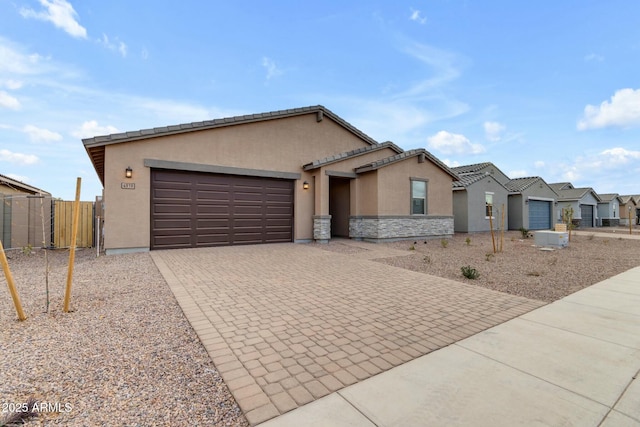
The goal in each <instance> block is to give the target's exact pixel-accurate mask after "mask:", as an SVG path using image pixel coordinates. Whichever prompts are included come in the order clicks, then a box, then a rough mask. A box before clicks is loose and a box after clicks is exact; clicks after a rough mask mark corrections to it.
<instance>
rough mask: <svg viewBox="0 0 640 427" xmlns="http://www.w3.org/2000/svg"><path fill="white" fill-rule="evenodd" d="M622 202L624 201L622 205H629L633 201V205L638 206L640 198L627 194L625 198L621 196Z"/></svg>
mask: <svg viewBox="0 0 640 427" xmlns="http://www.w3.org/2000/svg"><path fill="white" fill-rule="evenodd" d="M620 200H622V204H623V205H626V204H627V203H629V201H631V203H633V204H636V203H638V201H640V196H634V195H631V194H627V195H624V196H620Z"/></svg>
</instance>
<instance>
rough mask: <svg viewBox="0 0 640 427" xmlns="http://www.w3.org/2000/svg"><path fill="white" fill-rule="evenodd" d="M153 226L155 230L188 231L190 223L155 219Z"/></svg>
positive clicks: (178, 220) (188, 221)
mask: <svg viewBox="0 0 640 427" xmlns="http://www.w3.org/2000/svg"><path fill="white" fill-rule="evenodd" d="M153 226H154V227H155V229H156V230H159V231H161V230H166V229H176V230H190V229H191V221H190V220H183V219H172V218H169V219H156V220H154V221H153Z"/></svg>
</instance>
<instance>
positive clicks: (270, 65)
mask: <svg viewBox="0 0 640 427" xmlns="http://www.w3.org/2000/svg"><path fill="white" fill-rule="evenodd" d="M262 66H263V67H264V68H265V70H267V80H270V79H272V78H273V77H278V76H281V75H282V74H283V71H282V70H281V69H280V68H278V66H277V65H276V63H275V61H274V60H273V59H271V58H267V57H266V56H265V57H263V58H262Z"/></svg>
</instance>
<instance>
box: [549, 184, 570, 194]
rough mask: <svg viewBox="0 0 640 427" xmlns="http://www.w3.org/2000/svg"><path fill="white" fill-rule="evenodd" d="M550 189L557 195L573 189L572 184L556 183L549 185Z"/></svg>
mask: <svg viewBox="0 0 640 427" xmlns="http://www.w3.org/2000/svg"><path fill="white" fill-rule="evenodd" d="M549 187H551V189H552V190H553V191H555V192H556V193H557V192H558V191H560V190H569V189H572V188H573V185H571V183H570V182H554V183H553V184H549Z"/></svg>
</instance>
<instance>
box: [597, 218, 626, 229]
mask: <svg viewBox="0 0 640 427" xmlns="http://www.w3.org/2000/svg"><path fill="white" fill-rule="evenodd" d="M627 222H628V220H627ZM619 225H620V219H619V218H602V226H603V227H617V226H619Z"/></svg>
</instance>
